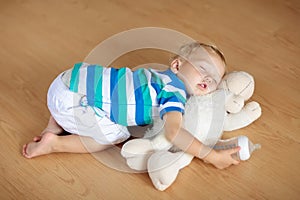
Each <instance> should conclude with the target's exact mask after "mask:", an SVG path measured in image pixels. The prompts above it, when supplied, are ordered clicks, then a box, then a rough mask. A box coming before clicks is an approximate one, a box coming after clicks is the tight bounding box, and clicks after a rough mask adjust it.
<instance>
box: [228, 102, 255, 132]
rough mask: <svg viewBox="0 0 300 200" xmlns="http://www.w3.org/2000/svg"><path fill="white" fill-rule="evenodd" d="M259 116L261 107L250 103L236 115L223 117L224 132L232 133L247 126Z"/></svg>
mask: <svg viewBox="0 0 300 200" xmlns="http://www.w3.org/2000/svg"><path fill="white" fill-rule="evenodd" d="M260 116H261V107H260V105H259V104H258V103H257V102H254V101H253V102H250V103H248V104H246V106H245V107H244V108H243V109H242V110H241V111H240V112H238V113H233V114H228V115H227V116H226V117H225V122H224V131H233V130H236V129H239V128H243V127H245V126H248V125H249V124H251V123H252V122H254V121H255V120H257V119H258V118H259V117H260Z"/></svg>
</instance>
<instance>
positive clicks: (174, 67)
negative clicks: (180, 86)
mask: <svg viewBox="0 0 300 200" xmlns="http://www.w3.org/2000/svg"><path fill="white" fill-rule="evenodd" d="M181 64H182V62H181V60H180V59H179V58H175V59H174V60H173V61H172V62H171V71H172V72H173V73H174V74H177V73H178V71H179V69H180V66H181Z"/></svg>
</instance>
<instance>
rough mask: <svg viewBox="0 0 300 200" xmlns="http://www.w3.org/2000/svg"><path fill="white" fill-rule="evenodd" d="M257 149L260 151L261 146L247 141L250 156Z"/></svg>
mask: <svg viewBox="0 0 300 200" xmlns="http://www.w3.org/2000/svg"><path fill="white" fill-rule="evenodd" d="M257 149H261V145H260V144H253V143H252V142H251V141H250V140H249V150H250V154H252V152H253V151H255V150H257Z"/></svg>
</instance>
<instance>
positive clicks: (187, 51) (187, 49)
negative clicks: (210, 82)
mask: <svg viewBox="0 0 300 200" xmlns="http://www.w3.org/2000/svg"><path fill="white" fill-rule="evenodd" d="M200 47H202V48H204V49H205V50H207V51H208V52H209V53H215V54H217V55H218V56H219V58H220V59H221V60H222V61H223V62H224V64H225V66H226V60H225V57H224V54H223V52H222V51H221V50H220V49H218V48H217V47H216V46H215V45H209V44H205V43H201V42H192V43H188V44H185V45H182V46H181V47H180V48H179V52H178V55H176V56H174V57H173V58H172V60H174V59H177V58H179V57H182V58H187V57H188V56H189V55H191V53H192V52H193V51H194V50H195V49H197V48H200Z"/></svg>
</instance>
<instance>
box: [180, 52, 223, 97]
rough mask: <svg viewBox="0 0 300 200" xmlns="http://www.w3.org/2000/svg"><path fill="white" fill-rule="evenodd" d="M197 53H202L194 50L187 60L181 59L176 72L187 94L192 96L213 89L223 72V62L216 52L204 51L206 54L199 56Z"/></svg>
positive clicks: (206, 92) (215, 87) (203, 93)
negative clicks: (181, 61)
mask: <svg viewBox="0 0 300 200" xmlns="http://www.w3.org/2000/svg"><path fill="white" fill-rule="evenodd" d="M201 51H203V50H201ZM199 53H201V55H203V52H198V53H197V51H195V53H193V54H194V55H191V56H189V58H188V61H187V60H185V61H183V63H182V64H181V66H180V68H179V70H178V73H177V76H178V77H179V78H180V79H181V80H182V81H183V82H184V84H185V86H186V88H187V92H188V94H189V95H194V96H199V95H205V94H208V93H210V92H213V91H215V90H216V89H217V86H218V84H219V83H220V82H221V79H222V77H223V75H224V73H225V64H224V62H223V61H222V60H221V58H220V57H219V56H218V55H217V54H215V53H213V52H210V53H208V52H206V55H204V56H200V57H199ZM208 54H209V55H208Z"/></svg>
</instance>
